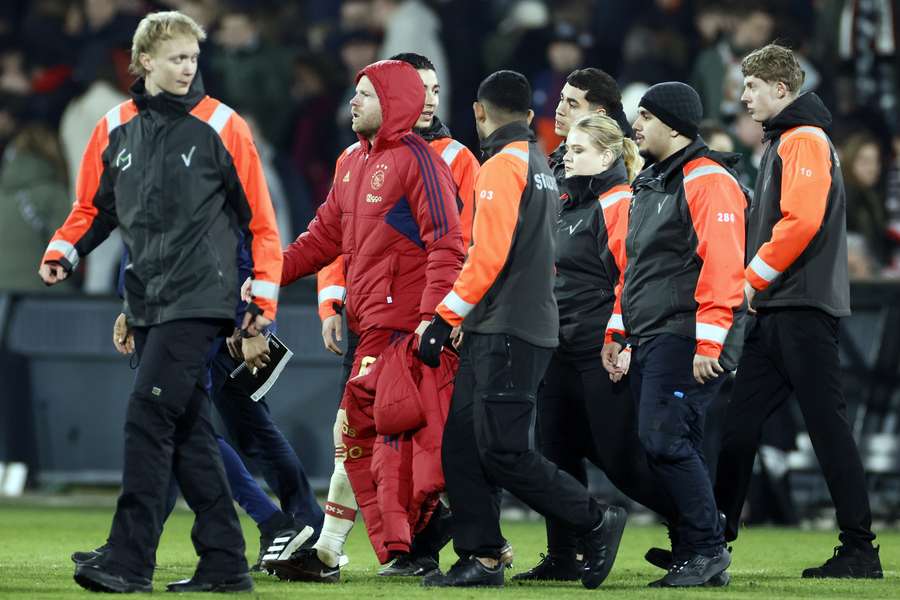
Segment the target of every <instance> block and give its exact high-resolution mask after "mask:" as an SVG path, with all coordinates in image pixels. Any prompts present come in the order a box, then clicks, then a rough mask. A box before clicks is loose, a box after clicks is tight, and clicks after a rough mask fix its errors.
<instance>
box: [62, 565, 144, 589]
mask: <svg viewBox="0 0 900 600" xmlns="http://www.w3.org/2000/svg"><path fill="white" fill-rule="evenodd" d="M75 583H77V584H78V585H80V586H81V587H83V588H84V589H86V590H90V591H92V592H107V593H112V594H130V593H133V592H152V591H153V586H152V585H151V583H150V580H149V579H146V578H144V577H134V578H130V577H125V576H124V575H120V574H118V573H113V572H112V571H109V570H108V569H107V568H106V567H103V566H101V565H99V564H96V563H88V564H81V565H78V566H77V567H75Z"/></svg>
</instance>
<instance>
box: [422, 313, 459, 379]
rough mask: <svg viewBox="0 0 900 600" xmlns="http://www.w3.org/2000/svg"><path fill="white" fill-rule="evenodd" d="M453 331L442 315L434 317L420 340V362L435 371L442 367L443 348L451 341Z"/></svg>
mask: <svg viewBox="0 0 900 600" xmlns="http://www.w3.org/2000/svg"><path fill="white" fill-rule="evenodd" d="M451 331H453V327H451V326H450V324H449V323H447V321H445V320H443V319H442V318H441V316H440V315H434V318H433V319H431V324H430V325H429V326H428V327H426V328H425V331H423V332H422V337H421V339H420V340H419V360H421V361H422V362H423V363H425V364H426V365H428V366H429V367H431V368H433V369H436V368H437V367H439V366H441V348H443V347H444V344H446V343H447V340H448V339H450V332H451Z"/></svg>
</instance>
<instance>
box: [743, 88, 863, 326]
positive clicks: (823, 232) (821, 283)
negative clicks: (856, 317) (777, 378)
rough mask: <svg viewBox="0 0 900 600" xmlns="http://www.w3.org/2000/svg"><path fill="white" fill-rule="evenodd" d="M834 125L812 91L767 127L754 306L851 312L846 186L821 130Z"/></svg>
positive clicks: (755, 238)
mask: <svg viewBox="0 0 900 600" xmlns="http://www.w3.org/2000/svg"><path fill="white" fill-rule="evenodd" d="M830 124H831V113H830V112H828V109H827V108H825V105H824V104H822V101H821V100H820V99H819V97H818V96H817V95H815V94H813V93H809V94H804V95H802V96H800V97H799V98H797V99H796V100H794V102H792V103H791V104H790V105H788V106H787V108H785V109H784V110H783V111H781V112H780V113H779V114H778V115H776V116H775V117H773V118H772V119H770V120H769V121H767V122H765V123H763V128H764V130H765V140H766V149H765V152H764V153H763V158H762V162H761V164H760V166H759V176H758V177H757V180H756V194H755V195H754V201H753V206H752V208H751V210H750V227H749V230H748V236H747V256H748V258H749V266H748V267H747V271H746V276H747V281H749V282H750V284H751V285H752V286H753V287H754V288H756V290H758V292H759V293H757V294H756V297H755V299H754V300H753V306H754V307H755V308H763V309H764V308H777V307H785V306H806V307H812V308H818V309H819V310H823V311H825V312H826V313H828V314H830V315H832V316H834V317H844V316H847V315H849V314H850V282H849V278H848V273H847V227H846V212H847V206H846V198H845V195H844V180H843V177H842V176H841V165H840V161H839V160H838V157H837V153H836V152H835V150H834V146H833V145H832V143H831V140H830V139H829V138H828V136H827V135H826V134H825V132H824V131H823V130H822V129H823V128H824V127H828V126H829V125H830Z"/></svg>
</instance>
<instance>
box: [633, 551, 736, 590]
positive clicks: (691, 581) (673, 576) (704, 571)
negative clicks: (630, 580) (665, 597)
mask: <svg viewBox="0 0 900 600" xmlns="http://www.w3.org/2000/svg"><path fill="white" fill-rule="evenodd" d="M730 565H731V554H729V552H728V549H727V548H722V549H721V550H720V551H719V553H718V554H716V555H715V556H704V555H703V554H694V555H692V556H691V557H690V558H688V559H687V560H682V561H678V562H677V563H675V564H673V565H672V568H671V569H669V572H668V573H666V575H665V577H663V578H662V579H659V580H657V581H654V582H652V583H651V584H650V587H694V586H703V585H707V584H708V583H709V582H710V581H711V580H712V579H713V578H714V577H715V576H717V575H720V574H721V573H722V572H723V571H725V569H727V568H728V567H729V566H730ZM730 580H731V577H730V576H727V577H726V578H720V579H718V580H717V582H723V581H724V585H728V582H729V581H730ZM713 585H715V584H713ZM718 587H721V585H719V586H718Z"/></svg>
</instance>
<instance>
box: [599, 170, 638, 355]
mask: <svg viewBox="0 0 900 600" xmlns="http://www.w3.org/2000/svg"><path fill="white" fill-rule="evenodd" d="M631 197H632V196H631V186H629V185H627V184H623V185H617V186H615V187H614V188H612V189H611V190H609V191H608V192H606V193H605V194H603V195H602V196H600V198H598V202H600V206H601V207H602V209H603V221H604V223H605V224H606V246H607V248H608V249H609V253H610V254H611V255H612V257H613V260H614V261H615V263H616V270H617V271H618V274H617V275H618V276H617V277H616V287H615V294H616V299H615V303H614V305H613V312H612V315H611V316H610V318H609V323H608V324H607V326H606V335H605V336H604V340H603V341H604V343H609V342H611V341H613V334H616V333H618V334H620V335H621V336H623V337H624V336H625V335H626V332H625V324H624V322H623V321H622V287H623V284H624V281H625V264H626V261H627V259H626V256H625V237H626V236H627V235H628V210H629V207H630V206H631Z"/></svg>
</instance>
